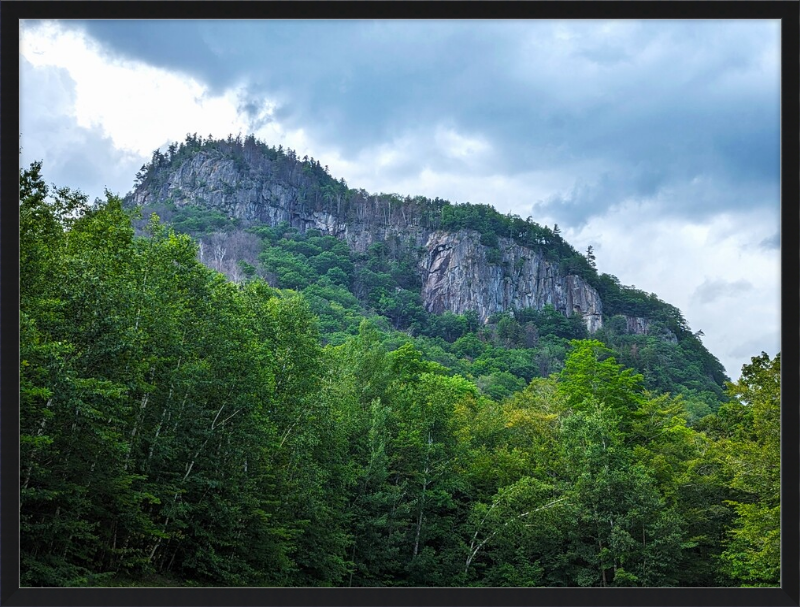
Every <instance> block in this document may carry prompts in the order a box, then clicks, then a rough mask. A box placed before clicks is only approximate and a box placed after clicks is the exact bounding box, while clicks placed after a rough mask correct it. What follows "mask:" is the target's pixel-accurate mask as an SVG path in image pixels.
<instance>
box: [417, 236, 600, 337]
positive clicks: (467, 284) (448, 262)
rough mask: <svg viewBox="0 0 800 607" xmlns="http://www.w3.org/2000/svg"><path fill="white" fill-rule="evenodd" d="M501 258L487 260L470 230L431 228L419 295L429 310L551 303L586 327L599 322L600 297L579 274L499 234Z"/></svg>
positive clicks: (481, 311) (487, 311) (486, 311)
mask: <svg viewBox="0 0 800 607" xmlns="http://www.w3.org/2000/svg"><path fill="white" fill-rule="evenodd" d="M498 241H499V242H498V249H499V253H500V255H499V260H498V261H496V262H494V263H493V262H491V261H489V259H488V253H489V251H490V248H489V247H486V246H484V245H482V244H480V235H479V234H478V233H477V232H473V231H470V230H460V231H458V232H455V233H449V232H441V231H437V232H433V233H431V234H430V236H429V237H428V240H427V242H426V243H425V248H426V250H427V255H426V257H425V259H424V260H423V261H422V266H423V268H424V271H425V272H424V275H423V283H422V300H423V302H424V303H425V307H426V309H427V310H428V311H429V312H434V313H437V314H438V313H442V312H444V311H446V310H449V311H451V312H453V313H455V314H461V313H463V312H466V311H468V310H475V311H477V312H478V315H479V317H480V318H481V320H483V321H485V320H486V319H487V318H488V317H489V316H490V315H491V314H494V313H495V312H502V311H504V310H510V309H523V308H536V309H538V310H541V309H542V308H543V307H544V306H545V305H547V304H551V305H552V306H553V307H555V309H556V310H559V311H561V312H563V313H564V314H565V315H567V316H571V315H572V314H580V315H581V316H582V317H583V319H584V322H585V323H586V326H587V328H588V329H589V331H590V332H594V331H596V330H597V329H598V328H600V327H601V326H602V313H603V308H602V302H601V301H600V297H599V295H598V294H597V291H595V290H594V288H592V287H591V286H589V285H588V284H586V283H585V282H584V281H583V279H581V278H580V277H578V276H572V275H567V276H564V275H561V274H559V272H558V266H557V265H556V264H554V263H552V262H549V261H546V260H545V259H544V258H543V256H542V254H541V253H540V252H539V251H535V250H533V249H529V248H526V247H521V246H519V245H517V244H516V243H514V242H513V241H511V240H509V239H507V238H500V239H498Z"/></svg>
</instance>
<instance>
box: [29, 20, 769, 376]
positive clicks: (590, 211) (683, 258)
mask: <svg viewBox="0 0 800 607" xmlns="http://www.w3.org/2000/svg"><path fill="white" fill-rule="evenodd" d="M20 27H21V29H20V132H21V140H20V146H21V147H22V154H21V158H20V162H21V165H23V166H27V165H28V164H29V163H30V162H31V161H33V160H37V159H39V160H43V161H44V175H45V178H46V180H47V181H48V182H52V183H56V184H57V185H60V186H61V185H67V186H70V187H73V188H79V189H81V190H83V191H84V192H86V193H87V194H89V196H90V198H92V199H94V198H95V197H100V196H102V194H103V191H104V188H108V189H110V190H111V191H113V192H115V193H119V194H125V193H127V192H128V191H129V190H130V189H131V187H132V184H133V179H134V175H135V173H136V171H137V170H138V169H139V167H140V166H141V165H142V164H143V163H144V162H146V161H147V160H149V158H150V156H151V155H152V152H153V151H154V150H155V149H156V148H160V149H162V150H164V149H165V148H166V146H167V145H168V144H169V143H170V142H172V141H182V140H183V139H184V137H185V136H186V134H187V133H194V132H197V133H198V134H201V135H203V136H206V135H208V134H211V135H213V136H215V137H225V136H227V135H228V134H229V133H233V134H237V133H242V134H247V133H250V132H252V133H255V134H256V135H257V136H258V137H259V138H260V139H262V140H263V141H265V142H267V143H269V144H271V145H278V144H282V145H283V146H284V147H291V148H293V149H295V150H296V151H297V152H298V154H299V155H300V156H303V155H305V154H308V155H309V156H313V157H314V158H316V159H318V160H319V161H320V162H321V163H322V164H323V165H326V164H327V165H328V166H329V167H330V171H331V173H332V174H333V175H334V176H335V177H337V178H338V177H344V178H345V180H346V181H347V183H348V184H349V185H350V186H351V187H356V188H364V189H366V190H368V191H370V192H395V193H398V194H402V195H406V194H408V195H412V196H413V195H417V194H422V195H425V196H429V197H436V196H438V197H440V198H445V199H448V200H450V201H453V202H468V201H469V202H474V203H489V204H492V205H494V206H495V207H496V208H497V209H498V210H500V211H501V212H504V213H506V212H511V213H515V214H517V215H520V216H521V217H523V218H524V217H528V216H531V217H532V218H533V219H534V220H535V221H537V222H538V223H540V224H544V225H549V226H551V227H552V226H553V224H554V223H557V224H558V225H559V227H560V228H561V231H562V233H563V235H564V236H565V238H566V239H567V240H568V241H569V242H570V243H572V244H573V245H574V246H575V247H576V248H577V249H578V250H585V249H586V247H587V246H588V245H592V246H593V247H594V251H595V254H596V257H597V265H598V269H599V270H600V271H601V272H607V273H609V274H613V275H615V276H617V277H618V278H619V279H620V280H621V281H622V283H623V284H628V285H635V286H636V287H638V288H640V289H643V290H645V291H647V292H655V293H657V294H658V295H659V297H661V298H662V299H664V300H665V301H668V302H669V303H671V304H673V305H676V306H678V307H679V308H680V309H681V310H682V311H683V312H684V316H685V317H686V319H687V321H688V322H689V324H690V326H691V327H692V329H693V330H698V329H702V331H703V333H704V334H705V336H704V337H703V341H704V343H705V344H706V346H707V347H708V348H709V349H710V350H711V352H712V353H714V354H715V355H716V356H717V357H718V358H719V359H720V361H721V362H722V363H723V364H724V365H725V367H726V369H727V371H728V374H729V375H730V376H731V377H732V378H734V379H736V378H738V377H739V373H740V369H741V366H742V364H745V363H746V362H749V359H750V357H751V356H755V355H758V354H759V353H760V352H761V351H762V350H764V351H766V352H767V353H768V354H769V355H770V356H774V354H775V353H776V352H778V351H779V349H780V315H779V311H780V309H779V303H780V302H779V293H780V260H779V246H780V241H779V232H780V223H779V211H780V166H779V160H780V99H779V94H780V22H779V21H766V20H765V21H747V20H737V21H703V20H693V21H660V20H653V21H594V20H592V21H582V20H574V21H506V20H504V21H425V22H420V21H285V20H282V21H102V20H95V21H83V22H82V21H22V22H21V26H20Z"/></svg>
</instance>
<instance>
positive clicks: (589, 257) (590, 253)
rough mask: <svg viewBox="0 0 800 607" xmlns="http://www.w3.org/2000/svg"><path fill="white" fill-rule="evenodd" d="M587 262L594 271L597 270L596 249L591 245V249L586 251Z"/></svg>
mask: <svg viewBox="0 0 800 607" xmlns="http://www.w3.org/2000/svg"><path fill="white" fill-rule="evenodd" d="M586 261H588V262H589V265H590V266H591V268H592V269H593V270H596V269H597V264H596V263H595V256H594V249H593V248H592V245H589V247H588V248H587V249H586Z"/></svg>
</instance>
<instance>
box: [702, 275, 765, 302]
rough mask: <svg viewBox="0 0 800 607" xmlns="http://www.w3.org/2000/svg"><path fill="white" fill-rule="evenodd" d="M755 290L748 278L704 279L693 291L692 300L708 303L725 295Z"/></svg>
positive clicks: (729, 295)
mask: <svg viewBox="0 0 800 607" xmlns="http://www.w3.org/2000/svg"><path fill="white" fill-rule="evenodd" d="M751 290H753V285H752V284H751V283H750V282H749V281H747V280H734V281H726V280H723V279H717V280H709V279H706V280H705V281H703V284H701V285H700V286H699V287H697V288H696V289H695V290H694V292H693V293H692V296H691V298H692V300H693V301H696V302H698V303H703V304H708V303H713V302H715V301H717V300H718V299H721V298H723V297H736V296H737V295H740V294H741V293H743V292H745V291H751Z"/></svg>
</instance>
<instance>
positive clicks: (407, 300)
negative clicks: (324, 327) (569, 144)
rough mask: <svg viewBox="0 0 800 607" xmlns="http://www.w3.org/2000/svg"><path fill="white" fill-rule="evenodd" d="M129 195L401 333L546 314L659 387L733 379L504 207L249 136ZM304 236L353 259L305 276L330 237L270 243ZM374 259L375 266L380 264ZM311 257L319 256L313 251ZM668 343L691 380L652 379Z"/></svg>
mask: <svg viewBox="0 0 800 607" xmlns="http://www.w3.org/2000/svg"><path fill="white" fill-rule="evenodd" d="M125 204H126V205H127V206H129V207H140V208H141V209H143V210H144V213H145V216H146V215H147V214H149V213H150V212H156V213H157V214H158V215H159V216H160V217H161V219H162V220H165V221H168V222H170V223H172V224H173V227H175V229H176V230H179V231H183V232H186V233H189V234H192V235H193V236H194V237H196V238H198V240H200V242H201V260H203V261H204V262H205V263H207V265H210V266H211V267H214V268H215V269H218V270H220V271H223V272H224V273H226V274H227V275H228V277H229V278H232V279H234V280H237V281H239V280H242V279H243V278H245V277H246V274H247V272H248V271H249V272H250V273H251V274H252V273H253V272H255V273H257V274H261V275H262V276H264V277H265V278H267V280H268V281H269V282H270V283H271V284H273V285H275V286H279V287H289V288H294V289H298V290H302V289H304V288H306V287H308V286H310V284H311V283H315V281H317V279H319V278H322V276H323V275H326V276H328V277H329V278H330V280H332V281H333V282H334V283H337V282H338V283H339V284H341V285H344V286H346V287H347V289H349V291H350V292H351V293H352V294H354V295H355V296H356V297H357V298H358V299H359V300H360V301H361V302H362V303H364V305H365V306H366V307H368V308H371V309H373V310H375V311H377V312H378V313H379V314H382V315H383V316H385V317H387V318H389V319H390V320H391V321H392V324H393V325H394V327H395V328H398V329H402V330H409V331H411V332H412V333H414V332H415V331H416V332H422V333H424V330H420V326H422V325H424V324H425V322H426V321H424V320H423V319H422V312H423V311H424V312H427V313H433V314H437V315H442V314H447V313H450V314H453V315H464V314H474V315H477V319H478V321H479V322H480V323H481V324H482V325H487V324H489V325H492V324H493V323H496V322H497V321H498V320H499V318H500V317H501V316H502V315H504V314H506V315H508V314H510V315H511V317H512V318H514V319H516V320H517V321H518V322H521V323H524V322H525V319H528V318H529V317H530V316H531V314H534V315H535V313H542V312H543V311H545V310H555V311H556V312H558V313H560V314H561V315H562V317H564V318H567V319H580V320H581V321H582V323H583V326H584V327H585V330H586V331H585V332H586V334H587V335H592V336H596V337H598V338H600V339H601V340H602V341H604V343H607V344H608V345H610V346H612V347H615V346H618V347H619V348H621V349H622V350H621V351H620V354H623V356H621V359H623V360H625V362H626V363H627V364H630V365H631V366H634V367H636V368H639V369H640V370H642V371H643V372H644V373H645V377H650V378H652V380H651V382H650V383H651V385H652V387H654V388H660V389H662V390H664V391H666V390H667V388H672V387H673V384H674V383H675V382H676V381H677V383H679V384H681V385H682V386H684V387H688V386H689V385H690V384H691V382H694V384H692V386H693V387H692V388H690V389H694V390H697V391H700V392H702V391H709V390H710V391H711V392H713V393H715V395H716V397H719V396H720V395H721V390H722V386H723V385H724V382H725V381H726V380H727V379H728V378H727V377H726V375H725V373H724V369H723V368H722V366H721V364H720V363H719V361H718V360H717V359H716V358H715V357H714V356H713V355H711V354H710V353H709V352H708V351H707V350H706V349H705V348H704V346H703V345H702V343H700V341H699V338H698V336H697V335H694V334H693V333H692V332H691V330H690V329H689V327H688V325H687V323H686V321H685V320H684V318H683V316H682V314H681V312H680V310H678V309H677V308H675V307H674V306H671V305H670V304H668V303H666V302H664V301H661V300H660V299H659V298H658V297H657V296H656V295H655V294H653V293H651V294H647V293H645V292H643V291H640V290H638V289H635V288H633V287H626V286H624V285H622V284H621V283H620V281H619V280H618V279H617V278H616V277H615V276H612V275H609V274H600V273H598V272H597V270H596V269H595V267H594V261H593V257H592V256H591V255H590V254H587V255H584V254H581V253H579V252H578V251H576V250H575V249H574V248H573V247H572V246H571V245H570V244H569V243H567V242H566V241H565V240H564V239H563V238H562V237H561V235H560V233H559V231H558V227H557V226H554V227H553V228H552V229H551V228H549V227H547V226H541V225H539V224H537V223H536V222H534V221H533V220H532V219H531V218H528V219H525V220H523V219H522V218H520V217H517V216H514V215H503V214H501V213H499V212H498V211H496V210H495V209H494V208H492V207H491V206H489V205H482V204H469V203H467V204H452V203H450V202H448V201H446V200H442V199H439V198H435V199H429V198H425V197H422V196H417V197H413V198H412V197H410V196H400V195H398V194H370V193H368V192H366V191H364V190H363V189H354V188H351V187H348V185H347V184H346V182H345V181H344V180H343V179H336V178H334V177H333V176H331V175H330V173H329V171H328V168H327V167H325V166H322V165H321V163H320V162H319V161H317V160H315V159H313V158H308V157H304V158H302V159H301V158H298V157H297V155H296V154H295V152H294V151H292V150H284V149H283V148H282V147H281V146H278V147H277V148H276V147H271V146H269V145H267V144H265V143H263V142H260V141H258V140H257V139H256V138H255V137H253V136H252V135H251V136H248V137H246V138H244V140H242V139H241V138H239V137H237V138H234V137H232V136H231V137H228V138H227V140H214V139H212V138H210V137H209V139H207V140H204V139H203V138H202V137H200V138H198V137H197V136H196V135H189V136H187V138H186V140H185V141H184V142H183V143H181V144H179V145H178V144H172V145H170V146H169V148H168V150H167V152H166V154H162V153H161V152H160V151H158V150H157V151H156V152H154V154H153V157H152V160H151V162H149V163H148V164H146V165H144V166H143V167H142V170H141V171H140V172H139V173H138V174H137V180H136V184H135V187H134V190H133V191H132V192H131V193H130V194H128V196H127V197H126V199H125ZM265 228H266V229H272V230H273V231H272V232H269V238H268V239H266V240H264V243H266V242H267V241H269V242H271V243H272V245H273V252H272V253H270V254H266V253H264V252H262V246H267V245H264V244H262V242H261V241H260V240H259V238H257V237H256V236H255V235H254V234H259V235H260V236H261V237H264V236H265V235H266V234H267V232H265V231H264V230H265ZM274 230H277V232H275V231H274ZM307 237H312V238H315V239H318V238H320V237H322V238H323V239H324V238H330V237H334V238H335V239H338V241H341V242H344V243H346V244H347V248H348V250H349V251H350V257H349V259H344V260H342V259H340V260H339V261H340V265H341V268H342V269H343V271H344V272H345V278H342V279H337V278H336V276H337V275H336V273H335V272H334V273H333V274H330V275H327V274H325V271H326V270H324V269H323V270H322V271H320V272H319V273H314V272H311V274H309V273H308V272H306V269H307V267H308V263H307V262H309V260H310V259H311V257H313V256H314V255H318V254H320V253H321V252H322V249H319V250H317V251H312V253H314V255H311V257H309V246H311V247H312V249H313V247H317V246H319V247H322V248H326V247H327V248H330V246H332V245H331V244H330V243H328V244H325V241H323V240H318V241H315V242H316V244H313V243H312V244H309V243H308V242H306V243H305V244H302V245H301V244H298V243H295V244H292V245H291V246H290V250H281V251H277V249H274V247H277V248H280V247H281V246H283V245H281V244H280V243H287V242H288V241H289V240H298V239H301V240H302V239H303V238H307ZM287 239H288V240H287ZM287 246H288V245H287ZM298 247H299V248H298ZM328 253H330V254H331V255H332V254H333V253H331V251H327V252H326V254H328ZM298 255H299V256H298ZM328 256H329V257H330V255H328ZM323 257H324V256H323ZM377 258H380V259H381V260H384V261H385V263H384V264H383V266H381V267H378V265H380V264H378V265H375V264H376V263H377V262H376V259H377ZM314 259H315V260H316V261H315V262H314V263H317V265H320V264H322V258H319V259H317V258H314ZM348 264H352V269H350V265H348ZM312 265H313V264H312ZM323 265H324V264H323ZM304 266H305V267H304ZM312 274H313V276H312ZM303 277H305V278H303ZM329 300H330V298H329ZM417 304H418V307H419V308H420V310H417V309H416V308H415V307H414V306H416V305H417ZM322 313H323V314H324V313H325V312H322ZM428 324H430V323H428ZM538 328H539V329H541V327H538ZM342 330H344V329H342ZM564 336H566V335H564ZM575 336H578V335H575ZM637 337H640V338H642V339H641V340H639V341H638V342H636V341H635V338H637ZM645 337H646V338H648V340H647V341H645V340H644V338H645ZM654 340H655V341H654ZM623 342H624V343H623ZM656 342H658V343H656ZM658 344H662V345H658ZM665 345H666V346H675V347H679V349H680V350H681V351H682V352H683V354H685V356H686V357H689V358H690V359H691V364H693V365H694V366H695V367H696V371H697V372H696V373H694V374H693V373H689V376H692V379H686V378H684V379H681V380H675V379H674V376H675V375H676V373H678V374H679V372H678V371H669V373H671V375H670V377H671V379H661V380H658V379H656V376H657V375H658V376H664V374H665V373H667V371H665V370H664V367H669V366H675V364H674V363H675V361H674V360H672V362H669V363H667V362H666V361H667V360H671V357H672V356H673V354H674V353H675V351H676V350H675V348H672V349H671V350H670V349H667V350H664V346H665ZM648 347H649V348H650V350H653V351H655V350H657V351H658V352H655V353H654V354H652V356H649V354H651V352H650V350H647V351H646V352H645V354H647V355H648V356H645V357H644V360H640V357H639V351H640V350H641V349H642V348H648ZM683 354H682V356H683ZM682 362H683V360H682V359H681V360H680V361H678V363H679V364H678V366H681V365H682ZM687 364H689V363H687ZM683 366H685V365H683ZM698 374H699V376H700V377H699V378H698V377H696V375H698ZM522 377H523V379H526V380H528V379H529V378H528V377H525V376H522ZM686 377H688V376H686ZM701 384H702V385H701ZM716 397H715V398H714V399H713V400H716Z"/></svg>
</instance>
